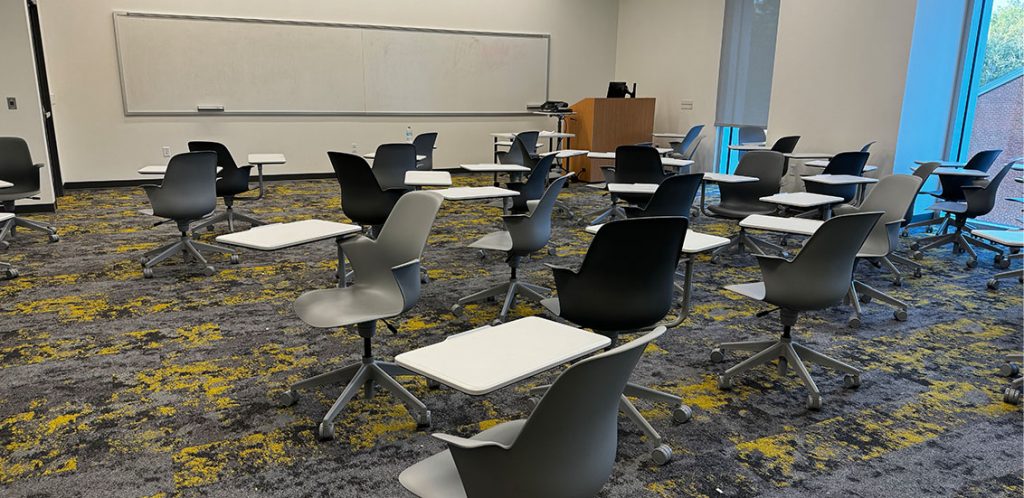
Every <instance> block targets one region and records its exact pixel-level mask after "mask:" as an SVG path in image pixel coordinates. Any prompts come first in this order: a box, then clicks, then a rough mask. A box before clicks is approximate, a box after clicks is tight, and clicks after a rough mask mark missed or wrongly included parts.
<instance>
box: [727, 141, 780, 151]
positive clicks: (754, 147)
mask: <svg viewBox="0 0 1024 498" xmlns="http://www.w3.org/2000/svg"><path fill="white" fill-rule="evenodd" d="M729 149H730V150H738V151H741V152H750V151H752V150H772V148H771V147H768V146H767V145H765V144H763V143H762V144H734V145H730V146H729Z"/></svg>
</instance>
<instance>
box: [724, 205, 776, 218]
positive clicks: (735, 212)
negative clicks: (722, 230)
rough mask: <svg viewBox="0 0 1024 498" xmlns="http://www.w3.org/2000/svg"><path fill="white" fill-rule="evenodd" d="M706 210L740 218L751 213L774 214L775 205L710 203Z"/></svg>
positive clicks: (727, 216)
mask: <svg viewBox="0 0 1024 498" xmlns="http://www.w3.org/2000/svg"><path fill="white" fill-rule="evenodd" d="M708 211H711V212H712V213H714V214H717V215H719V216H724V217H726V218H732V219H736V220H742V219H743V218H746V217H747V216H750V215H752V214H775V212H776V209H775V206H770V205H766V206H765V207H764V208H758V207H755V206H742V207H741V206H723V205H721V204H712V205H710V206H708Z"/></svg>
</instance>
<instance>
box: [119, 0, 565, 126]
mask: <svg viewBox="0 0 1024 498" xmlns="http://www.w3.org/2000/svg"><path fill="white" fill-rule="evenodd" d="M118 17H148V18H156V19H182V20H192V21H221V22H242V23H254V24H283V25H290V26H320V27H327V28H355V29H375V30H382V31H416V32H423V33H443V34H454V35H481V36H504V37H510V38H542V39H544V40H545V41H546V42H547V54H546V56H545V61H544V100H545V101H547V100H549V99H550V98H551V97H550V95H551V34H550V33H523V32H513V31H478V30H463V29H447V28H427V27H419V26H397V25H385V24H361V23H344V22H329V21H303V20H290V19H267V18H259V17H225V16H200V15H190V14H167V13H159V12H133V11H119V10H115V11H114V12H113V17H112V21H113V24H114V46H115V50H116V52H117V74H118V77H119V78H120V81H121V105H122V108H123V110H124V115H125V116H427V117H429V116H454V117H458V116H480V117H497V116H533V115H534V111H531V110H528V109H526V108H525V106H526V105H529V104H541V102H526V103H524V110H523V111H510V112H462V111H460V112H381V111H363V112H353V111H232V110H230V109H223V110H216V111H200V110H198V109H197V110H195V111H129V110H128V92H127V84H126V83H125V74H124V64H123V63H122V59H123V54H122V53H121V34H120V33H118V30H117V18H118Z"/></svg>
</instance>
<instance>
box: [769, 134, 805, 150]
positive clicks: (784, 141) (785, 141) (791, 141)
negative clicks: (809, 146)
mask: <svg viewBox="0 0 1024 498" xmlns="http://www.w3.org/2000/svg"><path fill="white" fill-rule="evenodd" d="M799 141H800V137H799V136H795V135H794V136H788V137H782V138H780V139H778V140H776V141H775V145H772V150H773V151H775V152H781V153H783V154H790V153H792V152H793V150H794V149H796V143H797V142H799Z"/></svg>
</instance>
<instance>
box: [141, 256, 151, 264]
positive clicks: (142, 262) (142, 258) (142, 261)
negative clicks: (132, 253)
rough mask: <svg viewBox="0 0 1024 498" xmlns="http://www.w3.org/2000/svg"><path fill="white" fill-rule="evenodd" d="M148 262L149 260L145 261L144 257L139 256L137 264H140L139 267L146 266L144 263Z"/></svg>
mask: <svg viewBox="0 0 1024 498" xmlns="http://www.w3.org/2000/svg"><path fill="white" fill-rule="evenodd" d="M148 262H149V260H148V259H146V257H145V256H139V264H140V265H142V266H146V263H148Z"/></svg>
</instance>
